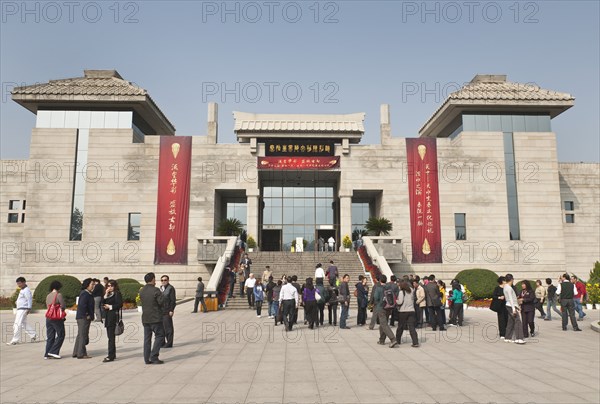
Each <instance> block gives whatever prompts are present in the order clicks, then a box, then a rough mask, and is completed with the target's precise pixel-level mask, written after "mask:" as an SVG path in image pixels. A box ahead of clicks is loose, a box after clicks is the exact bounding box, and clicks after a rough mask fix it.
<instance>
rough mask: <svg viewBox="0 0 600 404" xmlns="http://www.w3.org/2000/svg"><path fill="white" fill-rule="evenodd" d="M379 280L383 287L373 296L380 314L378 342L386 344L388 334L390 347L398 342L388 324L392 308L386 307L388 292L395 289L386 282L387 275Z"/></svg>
mask: <svg viewBox="0 0 600 404" xmlns="http://www.w3.org/2000/svg"><path fill="white" fill-rule="evenodd" d="M379 282H380V284H381V287H380V288H377V290H375V291H374V292H373V294H374V295H375V296H373V301H374V303H375V307H376V309H377V315H378V316H379V340H378V341H377V343H378V344H379V345H385V338H386V336H387V337H388V338H389V339H390V348H393V347H395V346H396V345H398V344H397V340H396V335H394V332H393V331H392V329H391V328H390V326H389V325H388V318H389V316H390V311H391V310H386V309H385V303H386V300H385V295H386V293H392V294H393V291H392V288H391V286H390V285H389V284H386V282H387V277H386V276H385V275H381V276H380V277H379ZM394 299H395V297H394ZM340 323H341V322H340Z"/></svg>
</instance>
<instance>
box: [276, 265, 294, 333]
mask: <svg viewBox="0 0 600 404" xmlns="http://www.w3.org/2000/svg"><path fill="white" fill-rule="evenodd" d="M279 304H280V305H281V307H282V312H283V324H284V325H285V330H286V331H291V330H292V325H293V323H294V322H293V316H294V313H295V312H296V308H297V307H298V290H297V289H296V288H295V287H294V285H292V277H291V276H288V278H287V283H286V284H284V285H283V286H282V287H281V292H279Z"/></svg>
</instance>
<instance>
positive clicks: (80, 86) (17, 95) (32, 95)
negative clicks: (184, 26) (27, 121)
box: [12, 70, 175, 135]
mask: <svg viewBox="0 0 600 404" xmlns="http://www.w3.org/2000/svg"><path fill="white" fill-rule="evenodd" d="M12 99H13V100H14V101H15V102H17V103H19V104H20V105H22V106H23V107H25V108H27V109H28V110H30V111H31V112H33V113H37V111H38V110H40V109H42V110H43V109H54V110H56V109H65V110H108V111H111V110H133V111H134V112H136V113H137V114H138V115H139V116H140V118H141V119H142V120H143V126H145V128H141V129H143V130H144V132H145V133H146V134H149V135H154V134H156V135H173V134H174V133H175V127H174V126H173V125H172V124H171V122H169V120H168V119H167V117H166V116H165V115H164V114H163V113H162V111H161V110H160V108H159V107H158V106H157V105H156V103H155V102H154V101H153V100H152V98H151V97H150V94H148V91H146V90H145V89H143V88H141V87H139V86H137V85H135V84H133V83H131V82H129V81H126V80H124V79H123V78H122V77H121V75H120V74H119V73H118V72H117V71H116V70H84V76H83V77H75V78H70V79H61V80H50V81H49V82H48V83H41V84H34V85H30V86H23V87H15V88H14V89H13V91H12Z"/></svg>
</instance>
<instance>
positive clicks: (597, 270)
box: [588, 261, 600, 283]
mask: <svg viewBox="0 0 600 404" xmlns="http://www.w3.org/2000/svg"><path fill="white" fill-rule="evenodd" d="M588 282H589V283H600V261H596V262H595V263H594V269H592V270H591V271H590V279H588Z"/></svg>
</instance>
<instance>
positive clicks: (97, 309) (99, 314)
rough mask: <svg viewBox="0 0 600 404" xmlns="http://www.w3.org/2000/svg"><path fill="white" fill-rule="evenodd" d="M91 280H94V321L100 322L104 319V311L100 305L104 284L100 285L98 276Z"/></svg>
mask: <svg viewBox="0 0 600 404" xmlns="http://www.w3.org/2000/svg"><path fill="white" fill-rule="evenodd" d="M92 281H93V282H94V288H93V289H92V296H93V297H94V318H95V320H94V321H98V322H100V321H102V319H104V312H103V310H102V306H101V305H100V301H101V300H102V296H104V286H102V283H101V282H100V279H98V278H94V279H92Z"/></svg>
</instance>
